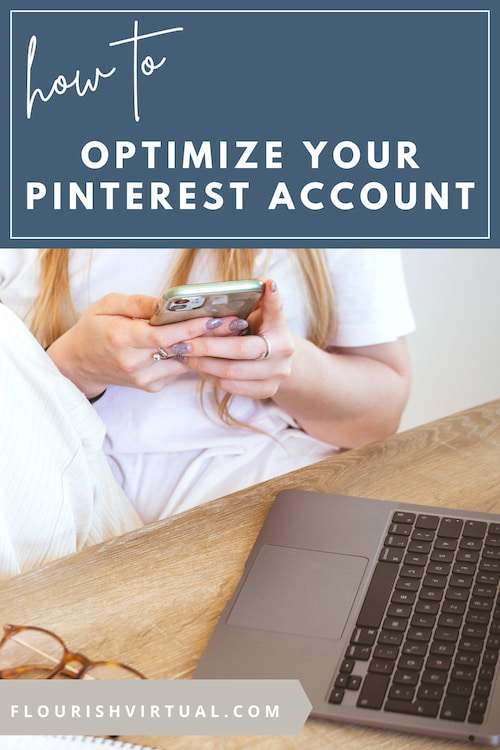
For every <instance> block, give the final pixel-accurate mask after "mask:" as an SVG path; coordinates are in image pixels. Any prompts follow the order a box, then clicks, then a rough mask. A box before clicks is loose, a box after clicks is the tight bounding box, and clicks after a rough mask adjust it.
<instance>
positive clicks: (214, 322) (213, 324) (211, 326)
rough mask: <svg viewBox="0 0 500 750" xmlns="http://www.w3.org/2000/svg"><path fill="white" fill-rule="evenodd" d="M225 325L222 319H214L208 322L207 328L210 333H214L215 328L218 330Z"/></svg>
mask: <svg viewBox="0 0 500 750" xmlns="http://www.w3.org/2000/svg"><path fill="white" fill-rule="evenodd" d="M223 323H224V321H223V320H222V318H212V320H208V321H207V323H206V325H205V328H207V329H208V330H209V331H213V330H214V328H218V327H219V326H221V325H222V324H223Z"/></svg>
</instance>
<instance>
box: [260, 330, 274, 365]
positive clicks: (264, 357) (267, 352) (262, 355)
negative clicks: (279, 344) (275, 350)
mask: <svg viewBox="0 0 500 750" xmlns="http://www.w3.org/2000/svg"><path fill="white" fill-rule="evenodd" d="M257 336H259V338H261V339H264V341H265V342H266V347H267V350H266V351H265V352H263V353H262V354H261V355H260V357H257V361H259V360H261V359H269V357H270V356H271V344H270V343H269V339H268V338H267V336H264V334H263V333H258V334H257Z"/></svg>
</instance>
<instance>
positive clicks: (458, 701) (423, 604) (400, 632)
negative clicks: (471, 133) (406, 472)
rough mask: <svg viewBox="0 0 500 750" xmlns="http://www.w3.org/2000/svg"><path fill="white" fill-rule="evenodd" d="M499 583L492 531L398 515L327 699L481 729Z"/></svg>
mask: <svg viewBox="0 0 500 750" xmlns="http://www.w3.org/2000/svg"><path fill="white" fill-rule="evenodd" d="M499 579H500V524H498V523H486V522H484V521H472V520H464V519H462V518H451V517H441V516H436V515H425V514H415V513H406V512H402V511H399V512H396V513H395V514H394V515H393V517H392V523H391V525H390V527H389V531H388V534H387V537H386V539H385V543H384V547H383V548H382V551H381V553H380V556H379V561H378V563H377V565H376V567H375V570H374V573H373V575H372V579H371V581H370V584H369V587H368V590H367V593H366V595H365V599H364V602H363V605H362V607H361V610H360V613H359V617H358V619H357V622H356V627H355V629H354V632H353V634H352V637H351V641H350V644H349V647H348V648H347V651H346V653H345V655H344V658H343V660H342V663H341V664H340V668H339V670H338V672H337V674H336V676H335V679H334V685H333V688H332V690H331V693H330V697H329V702H330V703H333V704H340V703H342V701H344V700H345V699H346V695H348V694H351V695H352V694H353V693H354V694H355V696H356V698H355V702H356V705H357V706H358V707H360V708H365V709H370V710H380V711H391V712H396V713H402V714H412V715H418V716H428V717H440V718H441V719H446V720H451V721H463V722H465V721H468V722H470V723H472V724H482V723H483V721H484V715H485V712H486V709H487V705H488V698H489V695H490V692H491V687H492V682H493V678H494V675H495V669H496V664H497V660H498V653H499V650H500V595H499Z"/></svg>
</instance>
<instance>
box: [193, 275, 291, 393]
mask: <svg viewBox="0 0 500 750" xmlns="http://www.w3.org/2000/svg"><path fill="white" fill-rule="evenodd" d="M248 325H249V330H250V334H248V335H246V336H228V337H225V338H215V337H208V336H207V337H200V338H196V339H192V340H191V341H187V342H185V343H184V344H183V345H182V346H183V351H182V354H183V355H184V357H185V359H184V358H183V361H185V365H186V367H188V368H189V369H191V370H197V371H198V372H201V373H204V374H205V375H208V376H209V377H210V378H211V380H212V381H213V382H214V383H215V385H216V386H217V387H218V388H221V389H222V390H224V391H227V392H228V393H234V394H237V395H239V396H248V397H250V398H256V399H265V398H272V397H273V396H274V395H275V394H276V392H277V390H278V388H279V386H280V384H281V383H282V381H283V380H285V379H286V378H287V377H288V376H289V375H290V373H291V369H292V359H293V353H294V340H293V335H292V333H291V331H290V329H289V327H288V321H287V318H286V315H285V313H284V311H283V304H282V301H281V297H280V295H279V292H278V290H277V289H276V286H275V284H274V283H273V282H272V281H270V280H269V279H268V280H267V281H266V283H265V290H264V295H263V297H262V301H261V304H260V306H259V307H258V308H257V309H256V310H254V311H253V312H252V313H251V314H250V316H249V318H248ZM264 337H265V338H264Z"/></svg>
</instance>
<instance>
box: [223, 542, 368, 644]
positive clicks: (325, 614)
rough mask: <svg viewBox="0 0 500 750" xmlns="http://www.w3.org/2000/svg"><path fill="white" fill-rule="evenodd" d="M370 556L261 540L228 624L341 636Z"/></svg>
mask: <svg viewBox="0 0 500 750" xmlns="http://www.w3.org/2000/svg"><path fill="white" fill-rule="evenodd" d="M367 563H368V559H367V558H366V557H355V556H353V555H339V554H336V553H333V552H318V551H316V550H307V549H295V548H291V547H277V546H274V545H270V544H265V545H263V546H262V547H261V548H260V550H259V552H258V554H257V556H256V558H255V560H254V562H253V565H252V567H251V569H250V572H249V573H248V575H247V577H246V580H245V583H244V584H243V588H242V589H241V591H240V593H239V595H238V598H237V599H236V602H235V604H234V606H233V608H232V610H231V613H230V614H229V617H228V619H227V623H228V624H229V625H237V626H240V627H246V628H256V629H259V630H273V631H276V632H279V633H294V634H296V635H306V636H312V637H316V638H340V636H341V635H342V631H343V630H344V625H345V622H346V620H347V617H348V616H349V612H350V611H351V607H352V604H353V602H354V598H355V596H356V593H357V591H358V588H359V584H360V582H361V579H362V577H363V573H364V571H365V568H366V565H367Z"/></svg>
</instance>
